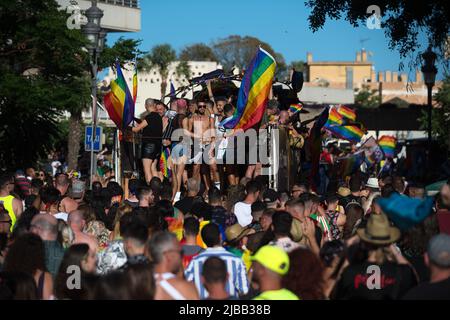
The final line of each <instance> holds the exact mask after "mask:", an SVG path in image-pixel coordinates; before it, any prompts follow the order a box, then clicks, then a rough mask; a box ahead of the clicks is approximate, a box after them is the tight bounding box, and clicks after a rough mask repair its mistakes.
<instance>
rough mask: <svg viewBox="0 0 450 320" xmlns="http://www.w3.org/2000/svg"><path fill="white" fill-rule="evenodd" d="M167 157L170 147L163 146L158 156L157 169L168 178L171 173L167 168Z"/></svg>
mask: <svg viewBox="0 0 450 320" xmlns="http://www.w3.org/2000/svg"><path fill="white" fill-rule="evenodd" d="M169 157H170V148H169V147H163V150H162V151H161V157H160V158H159V169H160V170H161V172H162V173H163V176H164V178H169V177H170V175H171V173H172V172H171V170H170V168H169Z"/></svg>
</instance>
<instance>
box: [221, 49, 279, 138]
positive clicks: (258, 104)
mask: <svg viewBox="0 0 450 320" xmlns="http://www.w3.org/2000/svg"><path fill="white" fill-rule="evenodd" d="M275 67H276V62H275V59H274V58H273V57H272V56H271V55H270V54H269V53H268V52H267V51H265V50H264V49H262V48H261V47H260V48H259V49H258V52H257V53H256V55H255V57H254V58H253V60H252V61H251V63H250V65H249V66H248V68H247V69H246V71H245V74H244V78H243V79H242V82H241V87H240V89H239V95H238V101H237V105H236V110H235V112H234V114H233V118H232V119H231V120H230V121H228V122H227V123H223V124H221V125H223V127H225V128H226V129H242V130H244V131H245V130H247V129H249V128H251V127H253V126H254V125H255V124H257V123H259V122H260V121H261V118H262V116H263V114H264V110H265V108H266V104H267V100H268V97H269V92H270V89H271V88H272V81H273V77H274V76H275Z"/></svg>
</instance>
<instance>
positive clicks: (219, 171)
mask: <svg viewBox="0 0 450 320" xmlns="http://www.w3.org/2000/svg"><path fill="white" fill-rule="evenodd" d="M206 85H207V88H208V95H209V99H210V100H209V102H210V103H212V104H213V108H212V109H213V112H212V114H211V118H212V119H213V121H214V128H215V129H216V141H217V140H220V139H221V138H222V137H223V131H222V130H220V129H219V125H220V122H221V121H222V120H223V119H224V118H225V113H224V106H225V104H226V103H227V99H226V98H225V97H214V94H213V91H212V88H211V82H210V81H207V82H206ZM214 153H215V154H216V158H214V157H211V160H212V161H211V164H210V167H209V168H210V170H211V177H212V180H213V181H214V184H215V186H216V187H217V188H218V189H220V186H221V185H222V186H223V185H224V184H225V176H224V165H223V164H217V163H216V159H217V150H215V151H214Z"/></svg>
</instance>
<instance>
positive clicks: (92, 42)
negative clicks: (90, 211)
mask: <svg viewBox="0 0 450 320" xmlns="http://www.w3.org/2000/svg"><path fill="white" fill-rule="evenodd" d="M91 3H92V5H91V7H90V8H89V9H87V10H86V13H85V15H86V17H87V20H88V22H87V23H86V24H85V25H83V26H82V27H81V31H82V32H83V34H84V35H85V36H86V38H87V39H88V43H87V46H86V48H87V50H88V51H89V55H90V59H91V91H92V92H91V94H92V138H91V170H90V174H91V177H90V179H89V180H90V186H91V189H92V177H93V176H94V174H95V170H96V165H97V161H95V160H96V159H95V154H94V143H95V139H96V137H95V134H96V131H97V71H98V56H99V54H100V53H101V52H102V51H103V48H104V45H105V37H106V31H105V30H102V28H101V25H100V22H101V20H102V17H103V11H102V10H100V9H99V8H98V7H97V1H96V0H92V1H91Z"/></svg>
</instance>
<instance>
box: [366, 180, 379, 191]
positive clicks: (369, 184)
mask: <svg viewBox="0 0 450 320" xmlns="http://www.w3.org/2000/svg"><path fill="white" fill-rule="evenodd" d="M366 187H369V188H372V189H380V185H379V184H378V179H377V178H369V180H367V183H366Z"/></svg>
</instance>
